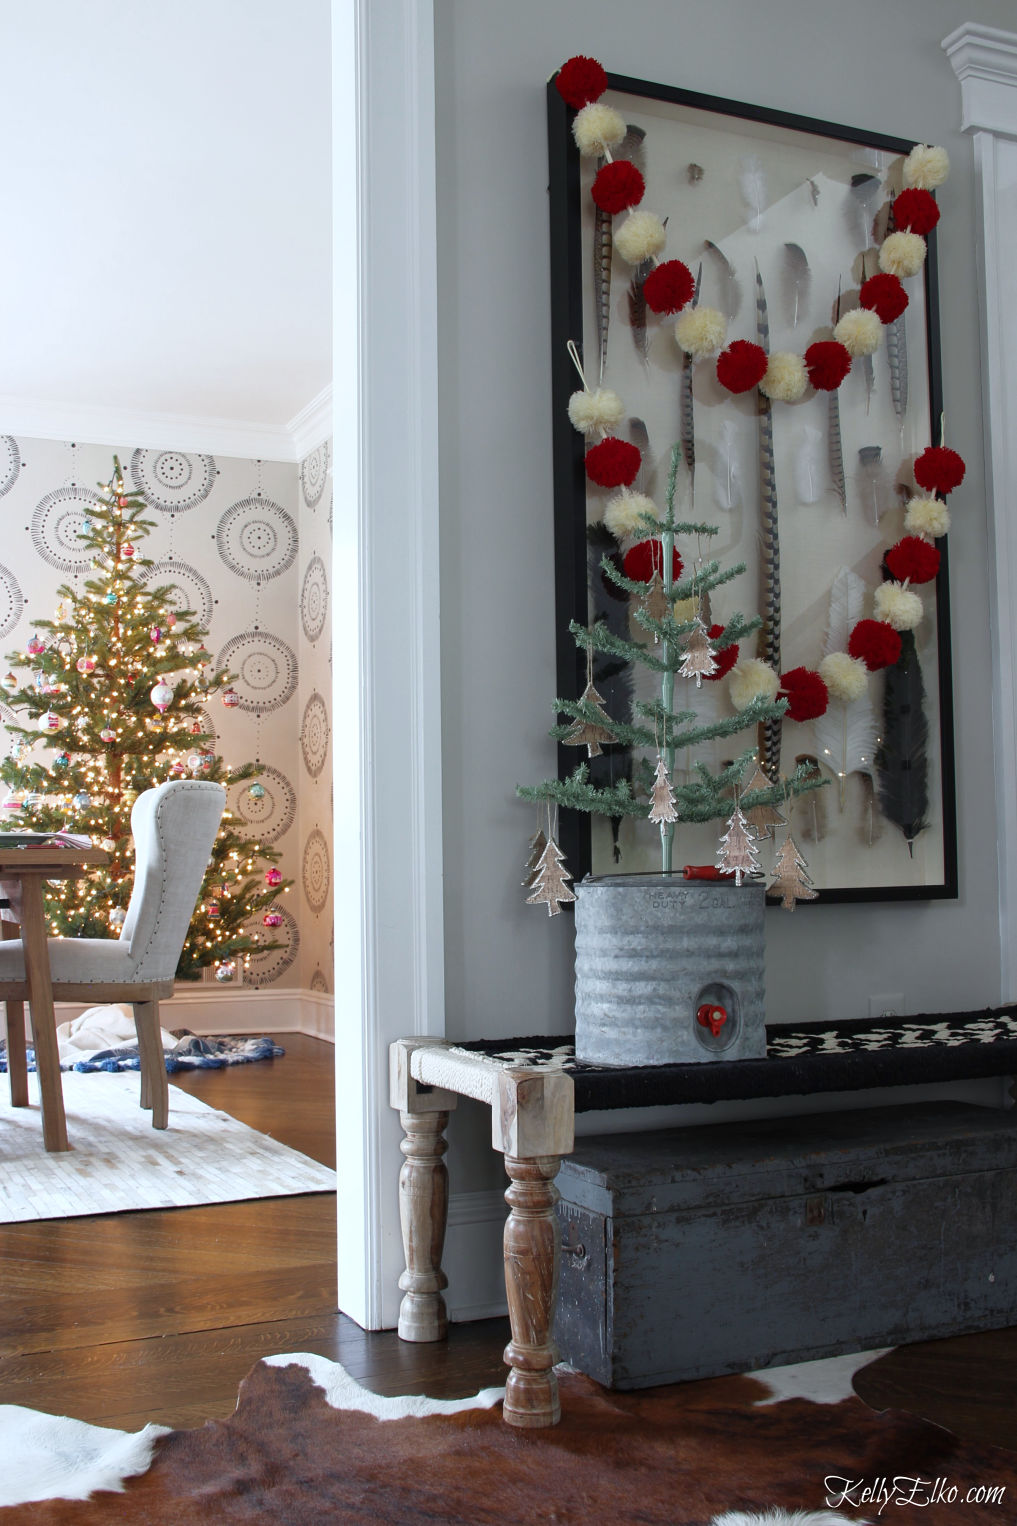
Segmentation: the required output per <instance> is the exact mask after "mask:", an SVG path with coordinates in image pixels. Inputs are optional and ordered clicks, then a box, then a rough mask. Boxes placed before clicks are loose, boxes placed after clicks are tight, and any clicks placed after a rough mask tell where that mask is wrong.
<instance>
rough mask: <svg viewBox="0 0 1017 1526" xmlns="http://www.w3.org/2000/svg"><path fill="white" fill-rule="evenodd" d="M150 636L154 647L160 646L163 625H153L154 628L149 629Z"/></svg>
mask: <svg viewBox="0 0 1017 1526" xmlns="http://www.w3.org/2000/svg"><path fill="white" fill-rule="evenodd" d="M148 634H149V636H150V638H151V641H152V645H153V646H158V645H159V642H160V641H161V640H162V626H161V625H153V626H151V627H150V628H149V632H148Z"/></svg>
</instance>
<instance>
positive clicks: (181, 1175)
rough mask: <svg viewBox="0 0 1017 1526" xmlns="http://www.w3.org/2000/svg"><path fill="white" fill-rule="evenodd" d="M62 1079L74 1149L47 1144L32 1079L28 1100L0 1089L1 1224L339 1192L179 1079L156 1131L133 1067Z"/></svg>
mask: <svg viewBox="0 0 1017 1526" xmlns="http://www.w3.org/2000/svg"><path fill="white" fill-rule="evenodd" d="M62 1085H63V1093H64V1105H65V1108H66V1112H67V1134H68V1139H69V1141H70V1146H71V1148H70V1149H69V1150H67V1151H61V1152H59V1153H55V1154H49V1153H48V1152H47V1151H46V1150H44V1149H43V1144H42V1117H41V1114H40V1111H39V1100H38V1082H37V1080H36V1078H35V1077H34V1076H33V1077H30V1078H29V1101H30V1106H29V1107H27V1108H26V1107H11V1105H10V1096H9V1093H8V1091H7V1087H6V1085H4V1086H3V1088H2V1089H0V1098H2V1100H0V1223H4V1224H12V1223H22V1222H25V1221H26V1220H29V1219H56V1218H73V1217H76V1216H78V1215H82V1214H95V1213H123V1212H124V1211H126V1210H128V1209H135V1208H183V1207H187V1206H189V1205H191V1204H194V1203H231V1202H239V1201H242V1200H243V1199H245V1198H262V1197H289V1196H291V1195H294V1194H297V1193H303V1192H334V1191H335V1172H334V1171H331V1170H329V1168H328V1167H327V1166H322V1165H319V1164H318V1162H317V1161H314V1160H310V1159H309V1158H308V1157H307V1156H306V1155H301V1154H300V1153H299V1152H298V1151H297V1150H291V1149H289V1148H288V1147H287V1146H286V1145H282V1144H279V1142H278V1141H277V1140H275V1139H270V1138H269V1137H268V1135H267V1134H259V1133H257V1132H256V1131H255V1130H254V1129H250V1128H248V1127H247V1125H246V1124H243V1123H238V1122H237V1120H236V1119H235V1118H231V1117H230V1116H229V1114H227V1113H221V1112H219V1111H218V1110H217V1109H215V1108H212V1107H208V1106H206V1104H205V1103H204V1102H200V1101H199V1100H198V1099H197V1098H196V1097H192V1096H190V1095H189V1094H188V1093H187V1092H183V1091H180V1090H179V1089H178V1088H177V1087H173V1086H171V1087H170V1112H169V1127H168V1128H167V1129H158V1130H157V1129H153V1128H152V1121H151V1114H150V1113H147V1112H144V1111H143V1110H142V1109H141V1108H140V1107H139V1106H138V1078H137V1076H132V1075H91V1076H86V1075H75V1074H74V1073H73V1072H70V1073H68V1074H67V1075H65V1076H63V1077H62Z"/></svg>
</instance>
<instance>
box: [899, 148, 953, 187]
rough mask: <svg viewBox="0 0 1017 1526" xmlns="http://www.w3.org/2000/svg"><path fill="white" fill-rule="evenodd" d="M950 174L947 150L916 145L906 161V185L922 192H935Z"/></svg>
mask: <svg viewBox="0 0 1017 1526" xmlns="http://www.w3.org/2000/svg"><path fill="white" fill-rule="evenodd" d="M949 173H950V159H949V156H948V154H947V152H946V149H945V148H935V147H930V146H929V145H928V144H927V143H916V144H915V146H914V148H913V149H912V150H911V152H910V153H909V154H908V156H907V158H906V159H905V160H904V184H905V185H906V186H917V187H918V189H919V190H920V191H934V190H935V189H936V187H937V185H942V184H943V181H944V180H945V179H946V177H947V175H949Z"/></svg>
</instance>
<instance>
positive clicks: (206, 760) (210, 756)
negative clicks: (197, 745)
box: [201, 752, 215, 769]
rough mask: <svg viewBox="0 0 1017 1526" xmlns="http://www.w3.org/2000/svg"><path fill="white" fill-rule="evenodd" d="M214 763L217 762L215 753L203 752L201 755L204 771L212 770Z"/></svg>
mask: <svg viewBox="0 0 1017 1526" xmlns="http://www.w3.org/2000/svg"><path fill="white" fill-rule="evenodd" d="M214 762H215V753H214V752H203V753H202V754H201V766H202V768H203V769H206V768H211V767H212V764H213V763H214Z"/></svg>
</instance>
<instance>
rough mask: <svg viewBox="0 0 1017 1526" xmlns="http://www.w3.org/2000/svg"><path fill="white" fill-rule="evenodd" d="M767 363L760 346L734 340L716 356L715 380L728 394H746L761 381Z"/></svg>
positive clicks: (747, 341)
mask: <svg viewBox="0 0 1017 1526" xmlns="http://www.w3.org/2000/svg"><path fill="white" fill-rule="evenodd" d="M769 363H770V362H769V358H768V356H767V353H766V351H765V350H764V349H763V346H762V345H761V344H752V343H750V341H749V340H748V339H735V340H733V341H732V343H731V344H729V345H728V347H727V349H726V350H721V352H720V354H719V355H718V356H717V380H718V381H719V382H720V384H721V386H722V387H726V388H727V390H728V391H729V392H748V391H750V390H751V388H753V387H756V386H758V385H759V383H760V382H761V381H762V379H763V377H764V376H765V374H766V368H767V366H768V365H769Z"/></svg>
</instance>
